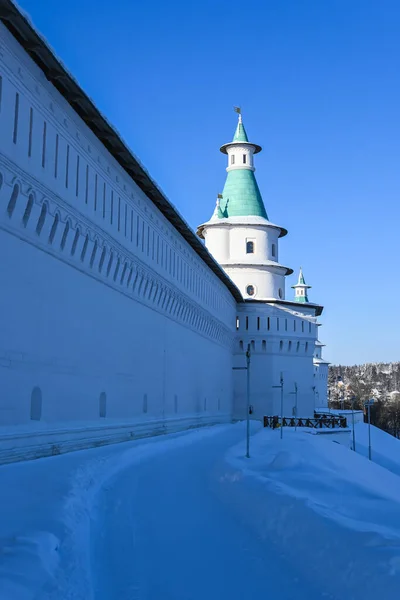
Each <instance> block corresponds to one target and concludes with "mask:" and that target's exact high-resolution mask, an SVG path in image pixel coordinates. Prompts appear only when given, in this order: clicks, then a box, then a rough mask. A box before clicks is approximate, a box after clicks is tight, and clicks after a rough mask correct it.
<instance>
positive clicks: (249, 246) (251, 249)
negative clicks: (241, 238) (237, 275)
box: [246, 240, 254, 254]
mask: <svg viewBox="0 0 400 600" xmlns="http://www.w3.org/2000/svg"><path fill="white" fill-rule="evenodd" d="M246 254H254V242H252V241H251V240H248V241H247V242H246Z"/></svg>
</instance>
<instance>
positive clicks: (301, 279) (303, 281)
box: [298, 269, 306, 285]
mask: <svg viewBox="0 0 400 600" xmlns="http://www.w3.org/2000/svg"><path fill="white" fill-rule="evenodd" d="M298 284H300V285H306V282H305V279H304V275H303V271H302V269H300V273H299V281H298Z"/></svg>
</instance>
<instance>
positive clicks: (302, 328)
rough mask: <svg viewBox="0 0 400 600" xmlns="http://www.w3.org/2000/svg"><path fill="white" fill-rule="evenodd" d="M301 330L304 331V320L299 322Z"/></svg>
mask: <svg viewBox="0 0 400 600" xmlns="http://www.w3.org/2000/svg"><path fill="white" fill-rule="evenodd" d="M301 331H302V332H303V333H304V321H302V322H301Z"/></svg>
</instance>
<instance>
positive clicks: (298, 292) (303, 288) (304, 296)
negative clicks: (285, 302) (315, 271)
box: [292, 267, 311, 304]
mask: <svg viewBox="0 0 400 600" xmlns="http://www.w3.org/2000/svg"><path fill="white" fill-rule="evenodd" d="M292 288H293V289H294V290H295V295H294V301H295V302H300V303H301V304H307V303H308V292H307V290H309V289H311V285H307V284H306V282H305V279H304V275H303V269H302V268H301V267H300V272H299V279H298V281H297V283H296V285H292Z"/></svg>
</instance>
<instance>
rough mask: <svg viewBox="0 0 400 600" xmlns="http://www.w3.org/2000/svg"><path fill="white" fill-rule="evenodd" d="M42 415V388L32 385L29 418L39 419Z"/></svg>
mask: <svg viewBox="0 0 400 600" xmlns="http://www.w3.org/2000/svg"><path fill="white" fill-rule="evenodd" d="M41 417H42V390H41V389H40V387H34V388H33V390H32V394H31V420H32V421H40V419H41Z"/></svg>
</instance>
